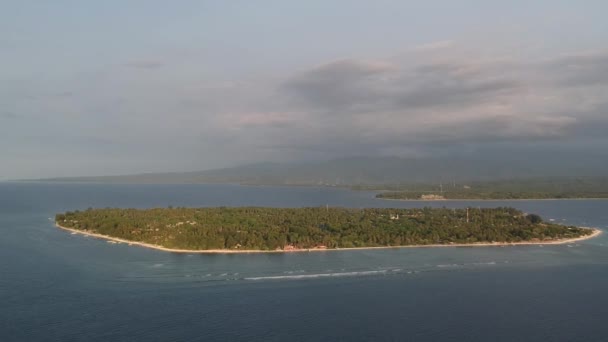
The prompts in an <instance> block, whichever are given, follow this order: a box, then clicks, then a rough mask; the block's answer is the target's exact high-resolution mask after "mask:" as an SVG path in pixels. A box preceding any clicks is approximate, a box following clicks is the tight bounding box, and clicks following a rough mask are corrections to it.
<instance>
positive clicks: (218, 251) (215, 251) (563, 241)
mask: <svg viewBox="0 0 608 342" xmlns="http://www.w3.org/2000/svg"><path fill="white" fill-rule="evenodd" d="M55 225H56V226H57V227H58V228H60V229H63V230H66V231H70V232H72V233H75V234H80V235H85V236H91V237H94V238H98V239H103V240H107V241H112V242H116V243H126V244H128V245H133V246H140V247H145V248H152V249H157V250H161V251H165V252H172V253H187V254H191V253H197V254H235V253H298V252H319V251H322V252H328V251H348V250H363V249H389V248H433V247H501V246H520V245H563V244H569V243H574V242H578V241H583V240H588V239H592V238H594V237H597V236H598V235H600V234H602V231H601V230H600V229H597V228H589V227H581V228H586V229H591V230H593V233H592V234H589V235H585V236H581V237H577V238H572V239H561V240H550V241H524V242H512V243H509V242H475V243H450V244H431V245H406V246H382V247H351V248H309V249H292V250H268V251H266V250H253V249H204V250H201V249H176V248H167V247H163V246H159V245H154V244H150V243H145V242H138V241H131V240H126V239H120V238H115V237H112V236H108V235H103V234H97V233H91V232H84V231H81V230H78V229H73V228H67V227H63V226H61V225H59V224H58V223H55Z"/></svg>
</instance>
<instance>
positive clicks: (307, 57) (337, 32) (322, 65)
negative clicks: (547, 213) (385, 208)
mask: <svg viewBox="0 0 608 342" xmlns="http://www.w3.org/2000/svg"><path fill="white" fill-rule="evenodd" d="M606 13H608V2H606V1H585V0H581V1H560V0H537V1H529V0H528V1H518V0H513V1H491V0H478V1H473V0H469V1H467V0H461V1H433V0H425V1H406V0H400V1H389V0H375V1H358V0H344V1H338V0H322V1H321V0H307V1H284V0H276V1H270V0H269V1H264V0H260V1H238V0H235V1H179V0H176V1H155V0H141V1H139V0H104V1H80V0H74V1H67V0H55V1H33V0H31V1H30V0H14V1H13V0H0V180H2V179H4V180H6V179H23V178H43V177H59V176H86V175H114V174H130V173H141V172H169V171H193V170H204V169H211V168H218V167H227V166H233V165H239V164H245V163H252V162H260V161H272V162H293V161H314V160H327V159H332V158H339V157H345V156H399V157H405V158H410V157H411V158H422V157H429V156H441V155H448V154H449V155H451V156H458V155H463V156H464V155H469V156H470V155H479V156H481V157H483V156H484V155H488V156H489V155H493V154H496V153H507V154H509V153H510V154H517V153H524V154H525V153H527V152H528V151H540V152H539V153H543V152H545V151H551V152H556V151H557V152H560V153H564V156H565V157H567V156H568V155H580V154H581V153H594V152H598V151H604V150H608V134H607V133H606V132H608V20H606V18H605V14H606Z"/></svg>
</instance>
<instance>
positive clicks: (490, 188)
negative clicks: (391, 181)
mask: <svg viewBox="0 0 608 342" xmlns="http://www.w3.org/2000/svg"><path fill="white" fill-rule="evenodd" d="M360 189H361V190H385V191H386V192H383V193H379V194H378V195H376V197H377V198H385V199H408V200H419V199H425V197H427V199H442V198H443V199H466V200H476V199H480V200H488V199H492V200H503V199H566V198H608V180H606V179H599V178H595V179H589V178H581V179H550V178H549V179H528V180H510V181H493V182H468V183H456V182H452V183H443V184H441V183H440V184H421V183H417V184H401V185H387V186H384V187H376V188H374V189H371V188H365V187H360ZM428 197H430V198H428ZM433 197H434V198H433Z"/></svg>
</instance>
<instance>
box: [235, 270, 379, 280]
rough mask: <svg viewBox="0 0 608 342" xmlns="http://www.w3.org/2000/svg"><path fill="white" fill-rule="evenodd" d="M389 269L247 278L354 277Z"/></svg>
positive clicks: (252, 278) (253, 278) (251, 278)
mask: <svg viewBox="0 0 608 342" xmlns="http://www.w3.org/2000/svg"><path fill="white" fill-rule="evenodd" d="M387 272H388V270H380V271H355V272H336V273H316V274H298V275H282V276H267V277H248V278H245V280H279V279H310V278H330V277H354V276H362V275H374V274H386V273H387Z"/></svg>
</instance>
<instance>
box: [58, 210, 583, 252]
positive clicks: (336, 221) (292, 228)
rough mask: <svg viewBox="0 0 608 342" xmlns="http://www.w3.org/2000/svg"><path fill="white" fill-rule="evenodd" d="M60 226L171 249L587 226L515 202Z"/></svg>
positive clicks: (534, 236)
mask: <svg viewBox="0 0 608 342" xmlns="http://www.w3.org/2000/svg"><path fill="white" fill-rule="evenodd" d="M55 219H56V221H57V223H58V224H59V225H61V226H63V227H66V228H73V229H77V230H82V231H86V232H91V233H98V234H103V235H108V236H111V237H116V238H122V239H126V240H131V241H138V242H145V243H150V244H155V245H160V246H163V247H167V248H176V249H200V250H205V249H239V248H240V249H255V250H275V249H282V248H286V247H287V248H319V247H320V248H323V247H327V248H349V247H375V246H402V245H428V244H450V243H477V242H521V241H548V240H555V239H565V238H574V237H580V236H584V235H589V234H591V233H592V231H591V230H589V229H583V228H576V227H566V226H561V225H557V224H552V223H545V222H543V221H542V219H541V218H540V217H539V216H537V215H526V214H524V213H522V212H521V211H518V210H516V209H513V208H493V209H446V208H443V209H431V208H423V209H347V208H260V207H242V208H226V207H220V208H167V209H164V208H163V209H161V208H157V209H147V210H138V209H110V208H107V209H88V210H86V211H75V212H66V213H63V214H57V215H56V218H55Z"/></svg>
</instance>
